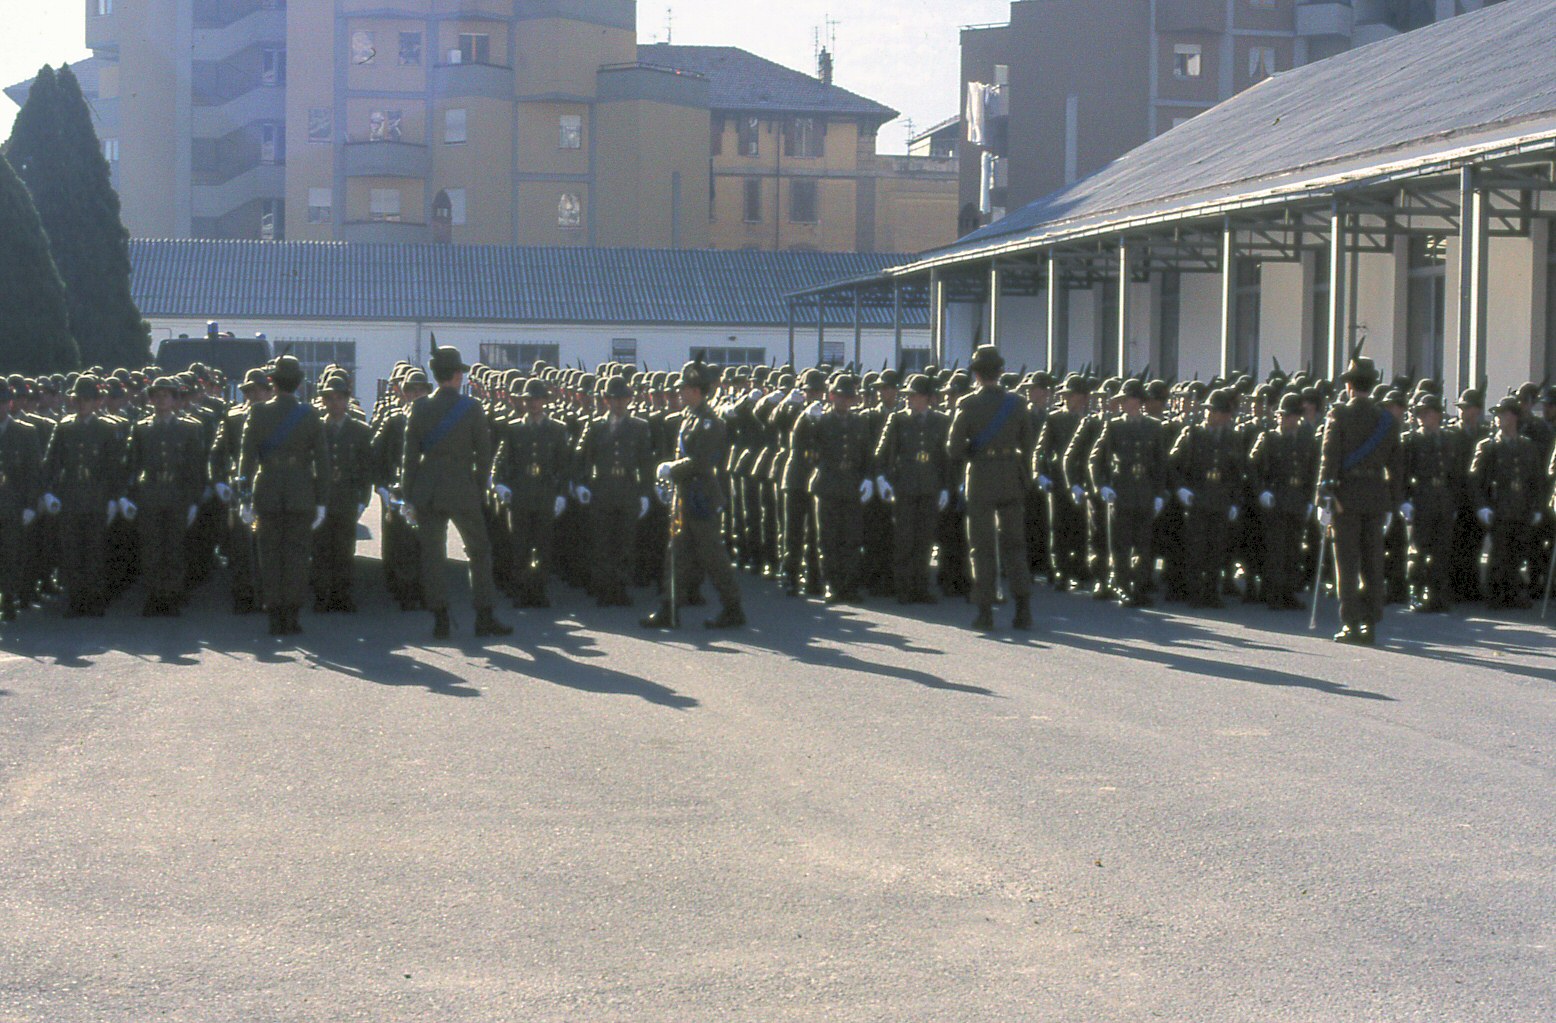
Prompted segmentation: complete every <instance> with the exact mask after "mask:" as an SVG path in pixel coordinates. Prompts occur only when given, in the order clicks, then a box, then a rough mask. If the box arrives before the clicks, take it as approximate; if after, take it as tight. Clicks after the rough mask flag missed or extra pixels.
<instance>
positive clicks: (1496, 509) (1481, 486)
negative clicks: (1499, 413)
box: [1470, 435, 1550, 526]
mask: <svg viewBox="0 0 1556 1023" xmlns="http://www.w3.org/2000/svg"><path fill="white" fill-rule="evenodd" d="M1549 486H1550V483H1549V481H1548V480H1547V479H1546V478H1545V465H1544V464H1543V463H1542V462H1541V461H1540V446H1539V444H1537V443H1535V442H1534V441H1533V440H1530V439H1529V438H1528V437H1525V436H1522V435H1520V436H1517V437H1503V436H1496V437H1487V438H1486V439H1485V440H1483V441H1481V442H1480V443H1479V444H1478V445H1476V446H1475V461H1474V462H1472V463H1471V464H1470V487H1471V489H1472V491H1473V492H1474V495H1475V507H1476V508H1490V509H1491V514H1492V519H1491V524H1492V525H1493V526H1495V525H1496V524H1497V522H1499V521H1502V522H1523V523H1525V524H1526V525H1527V524H1528V523H1529V521H1530V520H1531V519H1532V518H1533V517H1534V513H1535V512H1537V511H1544V510H1545V497H1546V493H1547V490H1546V488H1547V487H1549Z"/></svg>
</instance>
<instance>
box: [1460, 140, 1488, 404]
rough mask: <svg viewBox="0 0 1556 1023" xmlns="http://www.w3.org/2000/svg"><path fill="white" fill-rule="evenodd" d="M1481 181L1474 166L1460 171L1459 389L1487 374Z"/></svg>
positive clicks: (1485, 239)
mask: <svg viewBox="0 0 1556 1023" xmlns="http://www.w3.org/2000/svg"><path fill="white" fill-rule="evenodd" d="M1477 184H1478V183H1477V182H1476V174H1475V169H1474V168H1473V167H1465V168H1464V169H1463V170H1461V171H1460V172H1459V203H1460V206H1459V209H1460V215H1459V367H1458V368H1459V382H1458V389H1459V390H1463V389H1464V388H1466V387H1478V386H1480V379H1481V377H1483V376H1484V375H1485V373H1486V310H1487V301H1486V299H1487V295H1486V293H1487V291H1488V275H1487V262H1488V261H1487V256H1488V254H1489V253H1488V246H1489V238H1488V235H1489V228H1490V223H1489V220H1488V217H1487V204H1486V193H1485V192H1484V191H1483V190H1482V189H1480V188H1479V187H1477Z"/></svg>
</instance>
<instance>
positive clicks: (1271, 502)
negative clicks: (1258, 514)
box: [1259, 490, 1275, 511]
mask: <svg viewBox="0 0 1556 1023" xmlns="http://www.w3.org/2000/svg"><path fill="white" fill-rule="evenodd" d="M1259 507H1260V508H1263V509H1264V510H1265V511H1274V510H1275V495H1274V494H1272V493H1271V492H1270V491H1268V490H1266V491H1265V492H1264V493H1262V494H1260V495H1259Z"/></svg>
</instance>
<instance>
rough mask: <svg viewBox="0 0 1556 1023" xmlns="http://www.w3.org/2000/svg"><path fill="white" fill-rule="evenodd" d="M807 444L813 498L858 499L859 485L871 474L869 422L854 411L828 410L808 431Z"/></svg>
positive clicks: (871, 449) (871, 450)
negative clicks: (811, 453) (866, 475)
mask: <svg viewBox="0 0 1556 1023" xmlns="http://www.w3.org/2000/svg"><path fill="white" fill-rule="evenodd" d="M805 439H806V443H807V444H808V445H809V448H810V450H811V451H812V452H813V455H812V458H811V464H812V465H814V466H815V468H814V469H813V470H812V471H811V474H810V480H809V481H808V482H809V485H810V495H811V496H812V497H822V498H834V499H841V500H847V499H849V498H853V499H857V498H858V496H859V484H860V483H861V482H862V481H863V480H864V478H865V474H866V473H868V472H869V471H870V459H871V458H872V457H873V455H874V453H875V452H874V450H873V448H872V445H871V443H870V423H869V420H867V419H865V417H864V416H862V415H859V414H858V413H855V412H838V411H836V410H828V411H826V412H823V413H822V414H821V416H820V417H819V418H817V419H816V421H815V426H814V428H812V429H811V430H809V431H807V436H806V438H805Z"/></svg>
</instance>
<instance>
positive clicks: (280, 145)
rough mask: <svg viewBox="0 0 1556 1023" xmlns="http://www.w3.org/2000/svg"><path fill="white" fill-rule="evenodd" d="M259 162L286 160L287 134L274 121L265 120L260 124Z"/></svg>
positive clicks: (281, 161)
mask: <svg viewBox="0 0 1556 1023" xmlns="http://www.w3.org/2000/svg"><path fill="white" fill-rule="evenodd" d="M259 162H260V163H285V162H286V134H285V132H283V131H282V130H281V125H279V124H277V123H275V122H274V121H265V122H263V123H261V124H260V126H259Z"/></svg>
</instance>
